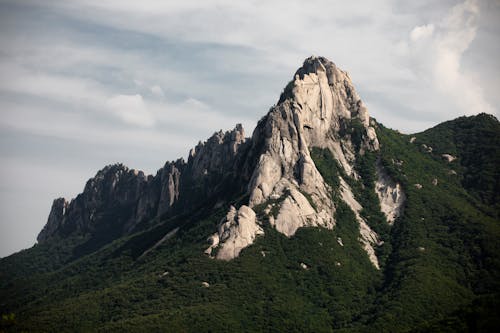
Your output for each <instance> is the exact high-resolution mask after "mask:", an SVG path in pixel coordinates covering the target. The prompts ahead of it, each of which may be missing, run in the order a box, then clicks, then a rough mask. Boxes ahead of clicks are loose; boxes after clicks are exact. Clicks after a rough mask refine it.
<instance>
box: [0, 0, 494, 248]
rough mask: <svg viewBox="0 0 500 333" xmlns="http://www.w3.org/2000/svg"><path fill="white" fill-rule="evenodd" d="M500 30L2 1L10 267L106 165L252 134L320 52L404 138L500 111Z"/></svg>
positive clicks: (3, 197)
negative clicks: (54, 207) (56, 207)
mask: <svg viewBox="0 0 500 333" xmlns="http://www.w3.org/2000/svg"><path fill="white" fill-rule="evenodd" d="M499 36H500V0H462V1H452V0H441V1H431V0H422V1H407V0H405V1H402V0H377V1H374V0H371V1H359V0H350V1H337V0H324V1H318V0H311V1H307V2H305V1H298V0H286V1H272V0H267V1H265V0H247V1H234V0H210V1H208V0H206V1H191V0H183V1H178V0H175V1H170V0H167V1H151V0H142V1H122V0H110V1H103V0H90V1H89V0H87V1H83V0H73V1H67V0H64V1H50V0H46V1H27V0H8V1H5V0H0V45H1V48H0V166H1V167H0V168H1V169H0V171H1V172H0V174H1V176H0V257H3V256H6V255H9V254H11V253H13V252H16V251H19V250H21V249H24V248H28V247H31V246H32V245H33V244H34V243H35V242H36V236H37V234H38V232H39V231H40V230H41V229H42V227H43V226H44V224H45V223H46V220H47V217H48V214H49V211H50V207H51V204H52V200H53V199H55V198H57V197H66V198H68V199H71V198H74V197H75V196H76V195H77V194H78V193H80V192H81V191H82V190H83V187H84V185H85V182H86V180H87V179H89V178H91V177H92V176H93V175H95V173H96V172H97V171H98V170H99V169H101V168H102V167H104V166H105V165H108V164H112V163H116V162H123V163H124V164H126V165H128V166H129V167H131V168H136V169H141V170H144V171H146V172H147V173H153V174H154V173H156V170H158V169H159V168H160V167H162V166H163V164H164V163H165V162H166V161H168V160H174V159H177V158H179V157H184V158H186V156H187V153H188V151H189V149H190V148H191V147H193V146H194V145H196V144H197V143H198V141H200V140H205V139H206V138H208V137H209V136H210V135H211V134H212V133H213V132H215V131H218V130H220V129H223V130H229V129H232V128H234V126H235V124H236V123H242V124H243V126H244V128H245V130H246V134H247V136H250V135H251V132H252V131H253V128H254V127H255V125H256V123H257V121H258V120H259V119H260V118H261V117H262V116H264V115H265V114H266V113H267V111H268V110H269V108H270V107H271V106H273V105H274V104H275V103H276V102H277V100H278V97H279V94H280V92H281V91H282V90H283V88H284V87H285V85H286V83H287V82H288V81H290V80H291V79H292V78H293V74H294V72H295V71H296V70H297V68H299V67H300V66H301V64H302V62H303V60H304V59H305V58H307V57H308V56H310V55H318V56H324V57H327V58H328V59H330V60H332V61H333V62H335V63H336V64H337V66H339V67H340V68H342V69H344V70H347V71H348V72H349V73H350V76H351V78H352V80H353V83H354V85H355V86H356V88H357V90H358V93H359V95H360V96H361V98H362V99H363V101H364V102H365V104H366V105H367V107H368V110H369V113H370V115H371V116H372V117H374V118H376V119H377V120H378V121H379V122H382V123H383V124H384V125H385V126H387V127H391V128H394V129H399V130H401V131H402V132H404V133H413V132H418V131H422V130H424V129H426V128H429V127H432V126H434V125H436V124H438V123H439V122H442V121H445V120H450V119H452V118H456V117H459V116H462V115H473V114H477V113H480V112H487V113H491V114H494V115H495V116H497V117H499V107H498V105H499V102H500V93H499V91H500V62H499V61H498V59H500V37H499Z"/></svg>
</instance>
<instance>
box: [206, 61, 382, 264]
mask: <svg viewBox="0 0 500 333" xmlns="http://www.w3.org/2000/svg"><path fill="white" fill-rule="evenodd" d="M314 147H317V148H322V149H328V150H329V151H330V152H331V153H332V155H333V156H334V157H335V159H336V160H337V161H338V162H339V164H340V165H341V166H342V167H343V169H344V171H345V173H346V174H347V175H348V176H351V177H353V178H355V179H358V178H359V176H358V175H357V174H356V172H355V170H354V168H353V166H354V164H355V161H356V157H357V156H359V155H360V154H364V152H365V151H367V150H372V151H373V150H378V148H379V143H378V139H377V136H376V132H375V129H374V128H373V127H372V126H371V125H370V118H369V115H368V111H367V109H366V107H365V106H364V104H363V102H362V101H361V99H360V98H359V96H358V94H357V92H356V90H355V88H354V86H353V85H352V82H351V79H350V77H349V75H348V74H347V73H346V72H344V71H342V70H340V69H339V68H337V66H336V65H335V64H334V63H333V62H331V61H329V60H327V59H326V58H323V57H310V58H307V59H306V60H305V61H304V64H303V66H302V67H301V68H299V69H298V70H297V72H296V73H295V75H294V78H293V80H292V81H290V82H289V83H288V85H287V86H286V88H285V90H284V92H283V93H282V95H281V96H280V99H279V101H278V104H277V105H276V106H274V107H273V108H272V109H271V110H270V111H269V113H268V114H267V115H266V116H265V117H264V118H263V119H262V120H261V121H260V122H259V123H258V125H257V127H256V129H255V131H254V133H253V135H252V150H253V151H252V155H253V156H255V159H256V160H257V162H256V166H255V168H254V169H253V173H252V176H251V179H250V182H249V185H248V193H249V195H250V200H249V204H248V207H249V208H251V209H254V208H256V207H260V206H261V205H263V206H264V207H265V209H264V213H265V214H266V215H267V219H268V220H269V222H270V223H271V225H273V226H274V227H275V228H276V230H278V231H279V232H282V233H283V234H285V235H287V236H292V235H294V234H295V232H296V230H297V229H298V228H300V227H304V226H321V227H325V228H330V229H331V228H333V227H334V225H335V221H334V218H333V216H334V212H335V205H334V204H333V202H332V200H331V197H330V192H331V191H330V188H329V186H328V184H326V183H325V181H324V180H323V178H322V176H321V174H320V173H319V171H318V170H317V168H316V166H315V164H314V161H313V160H312V158H311V155H310V149H311V148H314ZM346 203H347V204H348V205H352V201H347V202H346ZM276 205H277V207H276ZM353 209H355V210H359V207H354V208H353ZM271 211H278V213H277V214H276V215H273V214H270V213H269V212H271ZM246 223H248V220H246ZM254 223H255V224H256V226H254V227H252V228H249V227H247V228H246V230H254V232H255V234H257V233H260V232H262V229H261V228H259V227H258V225H257V224H259V221H258V220H255V222H254ZM360 223H363V221H362V220H361V219H360ZM226 226H227V225H226ZM231 226H233V227H234V228H235V230H236V228H238V224H237V223H233V224H231ZM363 228H364V230H365V232H364V234H361V238H366V239H365V240H364V243H365V244H366V246H365V248H366V249H367V252H368V253H369V255H370V259H371V260H372V261H373V262H374V265H375V266H376V267H378V263H377V262H376V257H375V256H374V255H373V253H374V251H373V248H371V245H376V244H377V237H376V236H374V233H373V232H371V230H366V229H367V228H368V229H369V227H368V226H367V225H365V224H364V223H363ZM221 230H222V229H219V234H214V235H213V236H212V237H211V239H212V240H213V239H217V240H221V242H220V243H217V244H218V246H220V247H221V248H223V249H224V253H225V255H224V256H223V258H224V259H230V256H228V255H227V253H239V251H240V250H241V249H240V248H238V249H237V250H236V249H230V248H228V246H229V247H230V246H231V245H227V244H223V243H222V240H223V239H224V237H223V235H222V234H220V232H221ZM224 230H225V231H224V232H226V233H227V232H230V233H231V231H228V230H227V228H226V229H224ZM366 235H370V237H368V236H366ZM365 236H366V237H365ZM235 239H238V237H236V236H235ZM248 239H253V238H252V237H250V238H249V237H245V240H248ZM212 243H213V242H212ZM241 243H242V242H235V241H233V242H232V244H238V246H241ZM247 243H248V242H247ZM234 246H236V245H234ZM211 248H213V245H212V247H211Z"/></svg>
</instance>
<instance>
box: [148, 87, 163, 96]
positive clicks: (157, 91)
mask: <svg viewBox="0 0 500 333" xmlns="http://www.w3.org/2000/svg"><path fill="white" fill-rule="evenodd" d="M151 93H153V95H155V96H158V97H165V93H163V89H161V87H160V86H152V87H151Z"/></svg>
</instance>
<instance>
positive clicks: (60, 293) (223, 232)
mask: <svg viewBox="0 0 500 333" xmlns="http://www.w3.org/2000/svg"><path fill="white" fill-rule="evenodd" d="M499 127H500V126H499V123H498V121H497V120H496V119H495V118H494V117H492V116H488V115H478V116H475V117H462V118H458V119H456V120H452V121H450V122H446V123H443V124H440V125H438V126H436V127H434V128H432V129H429V130H427V131H425V132H422V133H419V134H415V135H403V134H400V133H399V132H397V131H393V130H391V129H388V128H386V127H384V126H383V125H381V124H379V123H377V122H376V121H375V120H374V119H369V118H368V114H367V113H366V109H365V108H364V107H363V104H362V102H361V101H360V100H359V97H358V96H357V94H356V93H355V90H354V88H353V86H352V83H351V81H350V78H349V77H348V75H347V74H346V73H345V72H343V71H341V70H339V69H337V68H336V66H335V65H333V63H331V62H329V61H328V60H326V59H324V58H314V57H312V58H309V59H306V61H305V62H304V65H303V66H302V67H301V68H300V69H299V70H298V71H297V73H296V75H295V76H294V80H293V81H292V82H291V83H290V84H289V85H288V86H287V88H286V89H285V91H284V92H283V94H282V95H281V97H280V99H279V102H278V104H277V105H276V106H275V107H273V108H272V109H271V111H270V112H269V113H268V115H266V116H265V117H264V118H263V119H261V121H260V122H259V124H258V126H257V128H256V129H255V131H254V134H253V136H252V138H251V139H245V138H244V136H243V131H242V129H241V127H239V126H237V127H236V129H235V130H234V131H231V132H227V133H222V132H219V133H216V134H214V136H213V137H212V138H210V139H209V140H207V142H206V143H203V144H200V145H199V146H198V147H197V148H196V149H195V150H193V151H192V153H191V154H190V157H189V159H188V162H187V163H185V162H183V161H181V160H179V161H177V162H173V163H167V164H166V166H165V167H164V168H163V169H161V170H160V171H159V172H158V174H157V175H156V176H154V177H153V176H147V177H146V176H145V175H141V174H140V172H134V171H133V170H128V169H127V168H126V167H124V166H121V165H116V166H109V167H106V168H105V169H103V170H102V171H100V172H99V173H98V174H97V176H96V177H95V178H93V179H92V180H90V181H89V182H88V183H87V186H86V189H85V191H84V193H83V194H82V195H81V197H80V199H78V198H77V199H75V200H76V202H75V203H70V204H67V203H66V202H65V201H64V200H58V201H56V202H55V203H54V207H53V212H51V215H50V216H49V222H48V223H47V226H46V228H45V229H44V230H45V231H44V232H42V233H41V235H42V236H41V238H40V239H41V241H40V243H39V244H37V245H36V246H34V247H33V248H31V249H28V250H24V251H22V252H20V253H17V254H14V255H12V256H10V257H7V258H3V259H1V261H0V312H1V313H5V314H9V313H13V314H14V315H15V318H11V317H8V316H6V317H5V318H4V319H2V326H1V327H2V329H4V330H6V331H21V330H27V331H47V332H49V331H56V330H59V331H68V332H69V331H71V332H75V331H76V332H78V331H82V332H88V331H105V332H109V331H117V332H118V331H120V332H123V331H133V332H137V331H139V332H140V331H144V332H150V331H158V330H161V331H167V332H168V331H171V332H179V331H189V332H209V331H213V332H235V331H247V332H254V331H255V332H258V331H276V332H278V331H291V332H304V331H311V332H332V331H340V332H359V331H366V332H380V331H391V332H403V331H415V332H420V331H422V332H424V331H446V330H449V331H483V332H491V331H494V330H495V328H497V327H498V325H499V323H498V319H496V318H498V316H497V311H498V310H496V309H498V308H499V306H500V304H498V301H497V300H498V299H499V298H498V296H499V293H500V285H499V282H498V281H500V258H499V255H498V254H499V253H500V224H499V223H500V221H499V220H498V216H499V215H498V204H499V203H498V190H497V188H495V187H494V186H485V187H482V186H477V183H478V182H484V181H485V182H488V183H490V180H491V179H493V180H495V181H497V180H498V179H499V171H498V168H496V167H495V163H496V161H498V158H499V156H500V151H499V149H500V148H499V147H500V146H499V145H498V144H496V142H498V140H499V138H500V130H499ZM430 148H432V150H431V149H430ZM443 154H448V155H450V156H452V157H456V159H455V160H453V158H451V159H450V158H448V157H443ZM479 157H481V158H479ZM496 165H498V164H496ZM483 170H484V173H483V172H482V171H483ZM471 177H472V178H471ZM470 179H474V181H472V182H471V181H470ZM496 184H498V183H496ZM71 205H73V207H76V208H71ZM141 207H149V208H148V209H142V208H141ZM161 207H167V208H161ZM244 207H246V208H244ZM140 208H141V209H140ZM89 212H92V213H94V215H93V216H95V218H92V219H91V218H90V216H91V214H90V213H89ZM138 212H142V213H141V214H139V213H138ZM252 212H253V213H254V214H255V217H254V215H252ZM139 216H140V218H139ZM318 226H319V228H318ZM257 231H258V232H257ZM214 232H215V234H214ZM207 237H210V241H208V242H207ZM217 241H218V243H217ZM206 253H207V254H209V256H207V254H206ZM221 253H222V254H223V255H222V254H221ZM211 257H212V258H211ZM214 258H219V259H224V260H217V259H214Z"/></svg>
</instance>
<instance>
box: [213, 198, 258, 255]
mask: <svg viewBox="0 0 500 333" xmlns="http://www.w3.org/2000/svg"><path fill="white" fill-rule="evenodd" d="M263 233H264V231H263V230H262V227H261V226H260V225H259V224H258V223H257V220H256V216H255V212H254V211H253V210H252V209H251V208H250V207H248V206H245V205H243V206H241V207H240V209H239V210H236V208H234V207H233V206H231V208H230V210H229V212H228V213H227V215H226V217H225V218H224V220H223V221H222V222H221V224H220V225H219V230H218V231H217V233H215V234H213V235H212V236H210V241H211V243H212V244H211V245H210V247H209V248H208V249H207V250H206V251H205V253H206V254H208V255H210V256H211V255H212V252H213V250H214V249H215V248H217V247H218V251H217V254H216V255H215V258H217V259H222V260H231V259H234V258H235V257H237V256H238V255H239V254H240V252H241V250H242V249H244V248H245V247H247V246H248V245H250V244H252V243H253V242H254V240H255V237H257V235H261V234H263Z"/></svg>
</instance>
